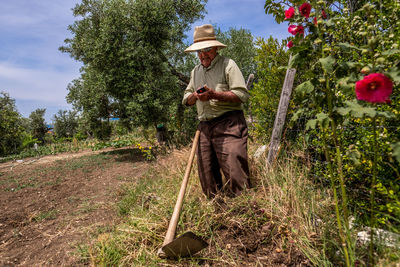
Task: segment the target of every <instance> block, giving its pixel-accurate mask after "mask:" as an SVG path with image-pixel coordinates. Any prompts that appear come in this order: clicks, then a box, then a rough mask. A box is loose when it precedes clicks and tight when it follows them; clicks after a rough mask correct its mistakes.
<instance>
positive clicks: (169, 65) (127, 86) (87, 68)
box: [60, 0, 206, 126]
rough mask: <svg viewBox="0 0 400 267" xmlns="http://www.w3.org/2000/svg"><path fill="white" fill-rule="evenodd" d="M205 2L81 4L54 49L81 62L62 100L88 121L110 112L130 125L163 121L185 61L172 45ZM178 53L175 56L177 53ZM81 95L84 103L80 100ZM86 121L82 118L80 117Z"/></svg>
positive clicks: (176, 97) (108, 0) (177, 94)
mask: <svg viewBox="0 0 400 267" xmlns="http://www.w3.org/2000/svg"><path fill="white" fill-rule="evenodd" d="M205 3H206V0H165V1H159V0H137V1H132V0H83V1H82V3H81V4H77V5H76V6H75V8H74V9H73V13H74V16H75V17H79V16H80V17H82V19H81V20H77V21H75V23H74V24H73V25H70V26H69V30H70V31H71V33H72V34H73V38H72V39H66V40H65V44H66V45H65V46H63V47H60V50H61V51H63V52H66V53H69V54H70V55H71V57H73V58H74V59H76V60H78V61H81V62H83V64H84V68H82V75H81V77H80V79H79V80H75V81H73V83H72V84H71V85H70V86H69V88H68V89H69V91H70V93H69V94H68V97H67V100H68V101H69V102H70V103H72V104H73V105H74V106H75V107H76V108H78V109H79V110H82V111H83V113H89V114H90V116H89V117H92V118H93V119H94V120H99V119H101V118H103V119H104V118H107V117H108V116H110V115H111V114H113V115H114V116H118V117H120V118H121V119H122V120H123V121H124V120H125V121H127V122H129V123H132V124H134V125H143V126H149V125H156V124H157V123H158V122H165V121H168V119H169V115H170V108H176V106H177V105H178V103H179V102H180V101H181V97H182V93H183V91H182V90H181V86H182V85H185V84H187V83H188V81H189V78H188V76H187V75H185V74H183V73H181V72H179V71H178V69H180V68H178V67H177V66H175V65H173V63H176V62H187V61H185V60H184V59H183V61H182V58H184V57H185V56H184V55H183V54H184V53H182V50H181V51H177V50H176V48H177V47H180V46H181V47H182V46H183V40H184V38H185V34H184V33H185V32H186V31H187V30H188V29H189V26H190V25H191V24H192V23H193V22H194V21H195V20H197V19H199V18H201V17H202V14H203V13H204V5H205ZM177 54H179V55H177ZM84 97H86V99H84ZM85 116H86V117H88V116H87V115H85Z"/></svg>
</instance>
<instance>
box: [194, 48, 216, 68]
mask: <svg viewBox="0 0 400 267" xmlns="http://www.w3.org/2000/svg"><path fill="white" fill-rule="evenodd" d="M216 55H217V47H216V46H214V47H212V48H211V50H210V51H207V48H206V49H203V50H199V51H197V56H198V57H199V59H200V62H201V65H203V66H204V67H206V68H208V67H209V66H210V65H211V62H212V61H213V59H214V58H215V57H216Z"/></svg>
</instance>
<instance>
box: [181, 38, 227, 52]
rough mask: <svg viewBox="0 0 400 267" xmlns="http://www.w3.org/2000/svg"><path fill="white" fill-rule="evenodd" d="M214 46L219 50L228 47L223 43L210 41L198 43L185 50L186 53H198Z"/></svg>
mask: <svg viewBox="0 0 400 267" xmlns="http://www.w3.org/2000/svg"><path fill="white" fill-rule="evenodd" d="M214 46H216V47H217V48H218V49H222V48H225V47H226V45H224V44H223V43H221V42H218V41H217V40H208V41H203V42H198V43H194V44H192V45H191V46H189V47H188V48H186V49H185V53H189V52H196V51H198V50H201V49H204V48H208V47H214Z"/></svg>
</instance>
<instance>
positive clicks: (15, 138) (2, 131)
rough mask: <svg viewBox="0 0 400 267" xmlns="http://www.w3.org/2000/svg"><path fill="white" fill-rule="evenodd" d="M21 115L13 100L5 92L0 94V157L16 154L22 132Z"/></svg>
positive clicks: (20, 142)
mask: <svg viewBox="0 0 400 267" xmlns="http://www.w3.org/2000/svg"><path fill="white" fill-rule="evenodd" d="M22 125H23V121H22V118H21V115H20V114H19V113H18V111H17V109H16V107H15V100H14V99H12V98H10V96H9V94H7V93H6V92H1V93H0V136H1V137H0V156H6V155H9V154H13V153H17V152H18V151H19V149H20V147H21V145H22V141H23V139H22V134H23V132H24V128H23V126H22Z"/></svg>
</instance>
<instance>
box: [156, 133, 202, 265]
mask: <svg viewBox="0 0 400 267" xmlns="http://www.w3.org/2000/svg"><path fill="white" fill-rule="evenodd" d="M199 136H200V131H199V130H197V131H196V135H195V137H194V141H193V145H192V150H191V152H190V157H189V162H188V164H187V166H186V171H185V176H184V177H183V181H182V185H181V189H180V190H179V195H178V199H177V201H176V204H175V208H174V212H173V213H172V217H171V220H170V222H169V225H168V230H167V234H166V235H165V238H164V243H163V245H162V247H161V248H160V249H159V250H158V252H157V255H158V256H159V257H160V258H170V259H177V258H180V257H186V256H192V255H194V254H195V253H197V252H198V251H200V250H202V249H203V248H205V247H207V246H208V244H207V242H205V241H204V240H203V239H201V238H200V237H198V236H196V235H195V234H194V233H192V232H186V233H184V234H183V235H181V236H179V237H178V238H176V239H174V238H175V231H176V226H177V224H178V221H179V214H180V211H181V208H182V203H183V198H184V197H185V191H186V186H187V183H188V180H189V176H190V171H191V170H192V163H193V158H194V154H195V153H196V148H197V144H198V142H199Z"/></svg>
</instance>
